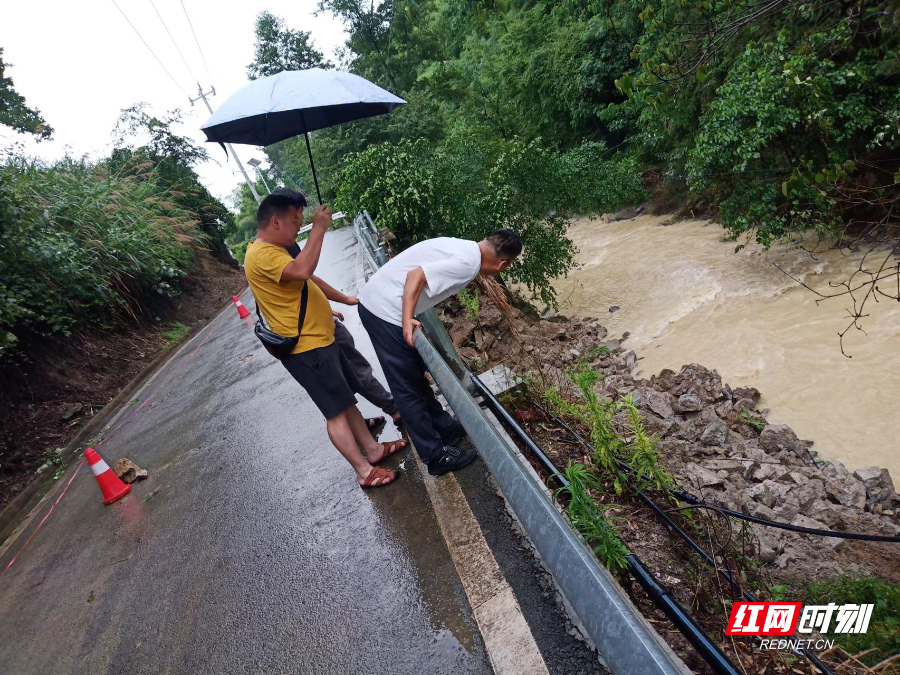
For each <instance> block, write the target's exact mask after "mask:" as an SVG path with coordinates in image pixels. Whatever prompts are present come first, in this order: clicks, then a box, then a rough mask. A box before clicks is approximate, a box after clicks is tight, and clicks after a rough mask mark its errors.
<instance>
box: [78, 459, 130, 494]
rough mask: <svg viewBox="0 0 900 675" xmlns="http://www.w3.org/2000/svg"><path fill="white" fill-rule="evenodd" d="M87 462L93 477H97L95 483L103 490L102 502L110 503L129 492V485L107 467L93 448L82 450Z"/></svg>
mask: <svg viewBox="0 0 900 675" xmlns="http://www.w3.org/2000/svg"><path fill="white" fill-rule="evenodd" d="M84 456H85V457H87V461H88V464H90V465H91V471H93V472H94V478H96V479H97V485H99V486H100V489H101V490H103V503H104V504H112V503H113V502H114V501H116V500H118V499H121V498H122V497H124V496H125V495H127V494H128V493H129V492H131V486H130V485H126V484H125V483H123V482H122V481H121V480H120V479H119V477H118V476H117V475H116V474H115V473H114V472H113V470H112V469H110V468H109V464H107V463H106V462H104V461H103V458H102V457H101V456H100V455H98V454H97V451H96V450H94V449H93V448H88V449H87V450H85V451H84Z"/></svg>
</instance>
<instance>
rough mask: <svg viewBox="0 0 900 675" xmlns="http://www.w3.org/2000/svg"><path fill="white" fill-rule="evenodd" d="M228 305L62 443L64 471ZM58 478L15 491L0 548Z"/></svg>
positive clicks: (1, 524) (1, 515) (0, 514)
mask: <svg viewBox="0 0 900 675" xmlns="http://www.w3.org/2000/svg"><path fill="white" fill-rule="evenodd" d="M247 288H248V287H247V286H245V287H244V288H243V289H241V292H240V293H239V294H238V295H243V293H244V291H246V290H247ZM232 304H233V302H232V301H231V300H229V301H228V302H226V303H225V304H223V305H222V308H221V309H220V310H219V311H218V312H216V314H215V315H214V316H213V317H212V318H210V320H209V321H207V322H206V323H204V324H203V325H201V326H197V327H196V328H193V329H192V330H191V331H190V332H188V333H187V334H185V335H184V337H182V338H181V339H180V340H178V341H177V342H175V343H174V344H172V345H171V346H170V347H168V348H166V349H165V350H163V351H162V352H160V353H159V354H157V355H156V356H155V357H154V358H153V360H152V361H151V362H150V363H148V364H147V365H146V366H145V367H144V368H143V369H141V371H140V372H139V373H138V374H137V375H135V376H134V377H133V378H132V379H131V381H130V382H128V384H126V385H125V386H124V387H122V389H120V390H119V393H117V394H116V395H115V396H114V397H113V398H112V400H111V401H110V402H109V403H107V404H106V405H105V406H104V407H103V408H102V409H101V410H100V411H99V412H97V413H96V414H94V415H93V416H92V417H91V419H90V420H88V422H87V424H85V425H84V426H83V427H82V428H81V431H79V432H78V433H77V434H76V435H75V437H74V438H73V439H72V440H71V441H69V442H68V443H66V445H65V447H64V448H63V451H62V453H61V454H60V458H61V460H62V465H61V467H62V468H63V469H64V470H66V471H68V469H70V468H71V466H72V464H73V463H74V461H75V460H76V459H78V458H79V457H80V456H81V449H82V446H83V445H85V444H86V442H88V441H91V440H92V439H93V436H94V434H95V433H96V432H97V431H98V430H99V429H101V428H102V427H103V424H104V422H106V421H107V420H108V419H109V418H110V417H112V416H113V415H115V414H116V413H117V412H118V411H119V409H120V408H121V407H122V405H123V403H124V402H125V401H126V400H127V399H128V397H129V396H131V394H133V393H134V392H135V391H137V390H138V389H140V388H141V386H143V385H144V383H145V382H146V381H147V380H148V379H149V378H150V376H151V375H153V373H154V372H156V371H157V370H159V369H161V368H162V367H164V366H165V365H166V363H168V362H169V360H170V359H172V358H174V357H175V356H177V355H178V353H179V352H180V351H181V348H182V347H184V345H186V344H187V343H188V342H190V341H191V340H193V339H194V338H195V337H196V336H197V335H198V334H199V333H201V332H202V331H203V330H205V329H206V328H207V326H209V325H210V324H211V323H212V322H213V321H215V320H216V319H217V318H218V317H219V316H220V315H221V314H223V313H224V312H225V310H227V309H228V307H229V306H230V305H232ZM58 478H61V476H59V477H56V476H55V471H49V470H48V471H44V472H41V473H40V474H38V476H37V477H36V478H33V479H32V480H31V481H30V482H29V483H28V484H27V485H26V486H25V488H24V489H23V490H22V491H21V492H20V493H19V494H17V495H16V496H15V497H13V498H12V500H11V501H10V502H9V504H7V505H6V506H5V507H3V509H2V510H0V547H2V546H3V544H4V543H5V542H6V540H7V539H8V538H9V537H10V535H11V534H12V533H13V532H15V530H16V528H18V527H19V525H20V524H21V523H22V521H23V520H24V519H25V518H27V516H28V514H29V513H31V511H33V510H34V509H35V508H36V507H37V506H39V505H40V504H41V502H42V501H43V499H44V497H45V496H46V494H47V492H49V491H50V489H51V488H52V486H53V485H54V484H57V483H58V482H59V481H58Z"/></svg>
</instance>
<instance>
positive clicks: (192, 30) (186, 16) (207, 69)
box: [181, 0, 212, 86]
mask: <svg viewBox="0 0 900 675" xmlns="http://www.w3.org/2000/svg"><path fill="white" fill-rule="evenodd" d="M181 9H183V10H184V18H185V19H187V22H188V26H190V27H191V33H193V35H194V42H196V43H197V51H198V52H200V58H201V59H203V67H204V68H206V76H207V77H208V78H209V84H210V86H212V75H211V74H210V72H209V64H207V63H206V57H205V56H204V55H203V49H202V48H201V47H200V40H198V39H197V32H196V31H195V30H194V24H193V23H192V22H191V17H190V16H188V13H187V7H185V6H184V0H181Z"/></svg>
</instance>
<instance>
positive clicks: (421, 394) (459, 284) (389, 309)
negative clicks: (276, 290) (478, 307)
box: [359, 228, 522, 476]
mask: <svg viewBox="0 0 900 675" xmlns="http://www.w3.org/2000/svg"><path fill="white" fill-rule="evenodd" d="M521 252H522V240H521V239H519V235H517V234H516V233H515V232H513V231H512V230H508V229H505V228H504V229H501V230H497V231H496V232H494V233H493V234H492V235H491V236H489V237H488V238H486V239H483V240H481V241H479V242H475V241H467V240H465V239H454V238H451V237H439V238H437V239H429V240H427V241H423V242H420V243H418V244H416V245H414V246H411V247H409V248H408V249H406V250H405V251H403V252H402V253H400V254H399V255H398V256H396V257H395V258H393V259H391V260H390V261H388V263H387V264H386V265H385V266H384V267H382V268H381V269H380V270H378V272H376V273H375V275H374V276H373V277H372V278H371V279H370V280H369V283H367V284H366V286H365V287H364V288H363V290H362V292H361V293H360V294H359V318H360V319H361V320H362V324H363V326H364V327H365V329H366V332H368V333H369V337H370V338H371V339H372V345H373V346H374V347H375V353H376V354H377V355H378V360H379V361H380V362H381V367H382V368H383V369H384V375H385V377H386V378H387V381H388V385H389V386H390V389H391V393H392V394H393V395H394V402H395V403H396V404H397V407H399V408H400V414H401V415H402V416H403V422H404V424H405V425H406V429H407V431H408V432H409V436H410V438H411V439H412V441H413V443H415V445H416V450H417V451H418V452H419V456H420V457H421V458H422V461H423V462H424V463H425V464H427V465H428V473H430V474H431V475H433V476H440V475H441V474H444V473H447V472H448V471H455V470H456V469H462V468H463V467H466V466H468V465H469V464H471V463H472V462H473V461H475V457H476V454H475V450H473V449H469V450H465V451H464V450H461V449H460V448H457V447H456V444H457V443H459V441H460V440H461V439H462V437H463V436H464V435H465V431H464V430H463V428H462V425H461V424H460V423H459V422H457V421H456V420H454V419H453V418H452V417H451V416H450V415H448V414H447V413H446V412H445V411H444V409H443V408H442V407H441V404H440V403H438V402H437V400H436V399H435V397H434V393H433V392H432V390H431V387H430V386H429V385H428V380H426V379H425V363H424V362H423V361H422V357H421V356H419V352H418V351H416V348H415V347H414V346H413V344H414V343H413V331H414V330H415V329H416V327H419V326H421V324H420V323H419V322H418V321H417V320H416V318H415V316H416V315H417V314H419V313H420V312H423V311H425V310H426V309H428V308H430V307H434V306H435V305H436V304H438V303H439V302H441V301H442V300H444V299H445V298H448V297H450V296H451V295H453V294H454V293H456V292H457V291H459V290H460V289H462V288H465V287H466V286H467V285H468V284H469V283H470V282H471V281H472V280H473V279H474V278H475V277H476V276H478V274H499V273H500V272H502V271H504V270H505V269H507V268H509V266H510V265H511V264H512V263H513V261H515V259H516V258H517V257H518V256H519V254H520V253H521Z"/></svg>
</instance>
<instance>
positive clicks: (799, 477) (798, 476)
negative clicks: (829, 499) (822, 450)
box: [790, 471, 825, 490]
mask: <svg viewBox="0 0 900 675" xmlns="http://www.w3.org/2000/svg"><path fill="white" fill-rule="evenodd" d="M790 478H791V480H792V481H794V482H795V483H796V484H797V485H803V484H804V483H808V482H809V476H807V475H806V474H804V473H802V472H800V471H791V473H790ZM821 482H822V481H819V483H821ZM822 489H823V490H824V489H825V486H824V484H823V485H822Z"/></svg>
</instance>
